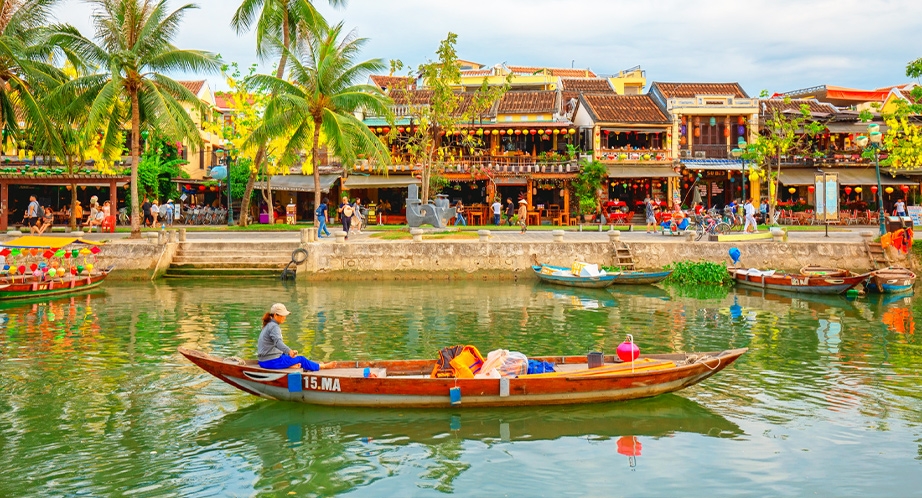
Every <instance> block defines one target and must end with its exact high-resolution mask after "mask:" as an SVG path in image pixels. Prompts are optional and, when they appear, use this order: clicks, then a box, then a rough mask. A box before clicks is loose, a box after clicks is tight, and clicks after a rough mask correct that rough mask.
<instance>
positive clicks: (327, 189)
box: [251, 175, 340, 223]
mask: <svg viewBox="0 0 922 498" xmlns="http://www.w3.org/2000/svg"><path fill="white" fill-rule="evenodd" d="M339 179H340V176H339V175H320V192H321V196H329V194H330V193H331V191H332V192H333V193H335V188H336V182H337V181H338V180H339ZM253 188H254V189H256V190H266V189H267V188H271V189H272V198H273V203H272V204H273V206H272V209H273V211H274V216H273V217H274V218H275V220H276V222H278V220H285V219H287V218H288V206H290V205H294V206H295V213H296V215H295V221H313V219H314V189H315V186H314V177H313V175H275V176H272V177H271V178H270V179H269V182H265V181H260V182H254V183H253ZM330 202H335V198H334V197H331V198H330ZM257 206H258V207H257V208H256V209H258V211H257V215H256V216H255V217H254V219H256V220H258V221H259V223H268V222H269V207H268V206H267V205H266V203H265V201H263V200H262V199H260V200H259V202H258V203H257ZM251 215H252V213H251Z"/></svg>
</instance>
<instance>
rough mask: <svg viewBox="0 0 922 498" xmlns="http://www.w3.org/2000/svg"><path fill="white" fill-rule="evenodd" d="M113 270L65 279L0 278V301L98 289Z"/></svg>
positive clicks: (69, 276) (71, 276) (70, 276)
mask: <svg viewBox="0 0 922 498" xmlns="http://www.w3.org/2000/svg"><path fill="white" fill-rule="evenodd" d="M110 271H111V268H109V269H106V270H103V271H101V272H97V273H94V274H91V275H76V276H74V275H68V276H66V277H64V278H53V279H47V278H46V279H38V278H36V277H33V276H31V275H29V276H11V277H4V278H0V301H6V300H11V299H32V298H37V297H47V296H56V295H58V294H70V293H73V292H81V291H85V290H90V289H93V288H95V287H98V286H99V285H100V284H102V282H103V280H105V279H106V277H107V276H109V272H110Z"/></svg>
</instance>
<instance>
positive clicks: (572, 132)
mask: <svg viewBox="0 0 922 498" xmlns="http://www.w3.org/2000/svg"><path fill="white" fill-rule="evenodd" d="M574 133H576V130H574V129H573V128H570V129H569V130H567V134H569V135H573V134H574Z"/></svg>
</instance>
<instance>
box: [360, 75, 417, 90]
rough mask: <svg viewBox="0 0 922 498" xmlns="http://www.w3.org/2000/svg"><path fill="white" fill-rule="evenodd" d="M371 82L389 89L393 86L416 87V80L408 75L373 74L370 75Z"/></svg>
mask: <svg viewBox="0 0 922 498" xmlns="http://www.w3.org/2000/svg"><path fill="white" fill-rule="evenodd" d="M369 79H371V83H372V84H373V85H375V86H377V87H378V88H380V89H381V90H389V89H392V88H397V87H401V88H416V82H415V81H413V80H412V79H410V78H409V77H408V76H385V75H379V74H373V75H371V76H369Z"/></svg>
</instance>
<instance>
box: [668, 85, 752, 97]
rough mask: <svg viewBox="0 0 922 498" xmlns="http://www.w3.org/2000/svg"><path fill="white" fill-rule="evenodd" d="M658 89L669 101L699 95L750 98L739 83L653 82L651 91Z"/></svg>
mask: <svg viewBox="0 0 922 498" xmlns="http://www.w3.org/2000/svg"><path fill="white" fill-rule="evenodd" d="M653 88H657V89H658V90H659V93H660V94H662V95H663V97H665V98H667V99H671V98H676V97H678V98H689V97H695V96H697V95H732V96H734V97H736V98H748V97H749V95H747V94H746V92H745V91H743V87H741V86H740V84H739V83H660V82H658V81H655V82H653V85H652V86H651V90H652V89H653Z"/></svg>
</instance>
